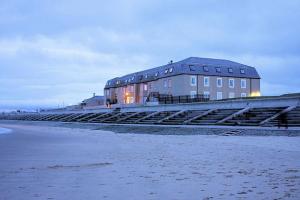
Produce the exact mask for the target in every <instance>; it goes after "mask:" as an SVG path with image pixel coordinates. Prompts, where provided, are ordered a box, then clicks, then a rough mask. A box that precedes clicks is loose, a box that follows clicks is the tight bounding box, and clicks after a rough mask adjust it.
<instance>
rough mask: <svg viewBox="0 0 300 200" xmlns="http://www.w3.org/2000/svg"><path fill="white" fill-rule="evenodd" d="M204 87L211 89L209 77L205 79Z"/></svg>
mask: <svg viewBox="0 0 300 200" xmlns="http://www.w3.org/2000/svg"><path fill="white" fill-rule="evenodd" d="M204 86H205V87H209V77H204Z"/></svg>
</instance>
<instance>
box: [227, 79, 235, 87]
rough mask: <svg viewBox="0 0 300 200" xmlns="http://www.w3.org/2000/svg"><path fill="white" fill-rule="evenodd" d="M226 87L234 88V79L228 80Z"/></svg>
mask: <svg viewBox="0 0 300 200" xmlns="http://www.w3.org/2000/svg"><path fill="white" fill-rule="evenodd" d="M228 85H229V88H234V79H232V78H230V79H229V80H228Z"/></svg>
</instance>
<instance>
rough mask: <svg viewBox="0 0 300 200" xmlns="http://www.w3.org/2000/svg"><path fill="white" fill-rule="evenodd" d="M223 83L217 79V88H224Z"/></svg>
mask: <svg viewBox="0 0 300 200" xmlns="http://www.w3.org/2000/svg"><path fill="white" fill-rule="evenodd" d="M222 86H223V83H222V78H217V87H222Z"/></svg>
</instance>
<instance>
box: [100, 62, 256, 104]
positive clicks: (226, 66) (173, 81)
mask: <svg viewBox="0 0 300 200" xmlns="http://www.w3.org/2000/svg"><path fill="white" fill-rule="evenodd" d="M151 93H158V94H161V95H171V96H182V95H190V96H191V97H193V96H195V95H197V94H202V95H204V96H207V97H209V98H210V99H211V100H219V99H226V98H238V97H248V96H260V76H259V74H258V73H257V71H256V69H255V68H254V67H250V66H247V65H244V64H240V63H237V62H232V61H229V60H220V59H211V58H198V57H190V58H187V59H184V60H182V61H179V62H174V63H173V62H172V61H171V62H170V63H169V64H167V65H163V66H160V67H156V68H153V69H149V70H145V71H141V72H136V73H132V74H128V75H125V76H123V77H117V78H114V79H111V80H109V81H107V84H106V85H105V88H104V95H105V99H106V100H109V101H110V102H115V103H119V104H132V103H135V104H143V103H145V101H146V99H147V97H148V96H149V95H150V94H151Z"/></svg>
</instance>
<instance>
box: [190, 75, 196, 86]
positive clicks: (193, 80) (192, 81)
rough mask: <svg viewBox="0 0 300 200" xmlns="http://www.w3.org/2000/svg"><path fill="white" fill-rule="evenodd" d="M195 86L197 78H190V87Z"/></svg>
mask: <svg viewBox="0 0 300 200" xmlns="http://www.w3.org/2000/svg"><path fill="white" fill-rule="evenodd" d="M196 85H197V77H196V76H191V86H196Z"/></svg>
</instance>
